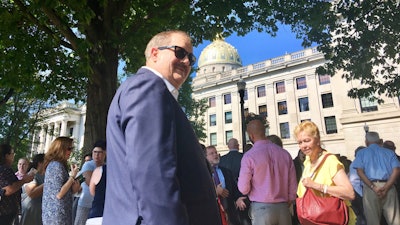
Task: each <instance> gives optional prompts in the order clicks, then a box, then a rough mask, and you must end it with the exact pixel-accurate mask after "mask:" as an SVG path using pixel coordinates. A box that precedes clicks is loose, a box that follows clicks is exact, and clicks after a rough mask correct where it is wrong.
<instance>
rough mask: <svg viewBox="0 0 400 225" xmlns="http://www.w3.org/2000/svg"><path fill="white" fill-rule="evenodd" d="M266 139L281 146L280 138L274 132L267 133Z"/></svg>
mask: <svg viewBox="0 0 400 225" xmlns="http://www.w3.org/2000/svg"><path fill="white" fill-rule="evenodd" d="M267 139H268V140H270V141H271V142H272V143H274V144H276V145H278V146H280V147H281V148H283V143H282V139H281V138H280V137H278V135H275V134H271V135H268V136H267Z"/></svg>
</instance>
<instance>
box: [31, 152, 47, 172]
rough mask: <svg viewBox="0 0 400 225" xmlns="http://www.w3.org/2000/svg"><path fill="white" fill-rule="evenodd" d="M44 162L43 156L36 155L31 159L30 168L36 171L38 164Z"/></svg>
mask: <svg viewBox="0 0 400 225" xmlns="http://www.w3.org/2000/svg"><path fill="white" fill-rule="evenodd" d="M42 162H44V154H43V153H41V154H37V155H35V156H33V158H32V168H35V169H37V167H38V164H39V163H42Z"/></svg>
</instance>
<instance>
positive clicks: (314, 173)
mask: <svg viewBox="0 0 400 225" xmlns="http://www.w3.org/2000/svg"><path fill="white" fill-rule="evenodd" d="M330 155H332V154H331V153H327V154H325V156H324V158H323V159H322V161H321V162H320V163H319V164H318V166H317V167H316V168H315V169H314V172H312V174H311V176H310V178H311V179H312V178H313V176H314V175H316V174H317V173H318V170H319V168H321V166H322V165H323V164H324V162H325V160H326V158H328V156H330Z"/></svg>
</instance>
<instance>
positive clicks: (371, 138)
mask: <svg viewBox="0 0 400 225" xmlns="http://www.w3.org/2000/svg"><path fill="white" fill-rule="evenodd" d="M365 140H366V141H367V142H368V143H376V144H378V143H379V142H380V141H381V139H380V138H379V134H378V132H374V131H371V132H367V133H366V134H365Z"/></svg>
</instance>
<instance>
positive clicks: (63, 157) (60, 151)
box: [43, 137, 74, 170]
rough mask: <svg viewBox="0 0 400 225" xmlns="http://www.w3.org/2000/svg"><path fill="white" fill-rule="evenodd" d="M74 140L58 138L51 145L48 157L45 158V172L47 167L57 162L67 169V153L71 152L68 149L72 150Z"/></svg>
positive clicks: (47, 153)
mask: <svg viewBox="0 0 400 225" xmlns="http://www.w3.org/2000/svg"><path fill="white" fill-rule="evenodd" d="M73 141H74V140H73V139H72V138H69V137H58V138H56V139H55V140H54V141H53V142H52V143H51V145H50V147H49V150H48V151H47V152H46V155H45V156H44V166H43V168H44V170H46V168H47V165H49V163H50V162H51V161H57V162H60V163H62V164H64V166H65V167H66V168H67V161H68V158H67V151H69V149H68V148H70V147H71V146H72V144H73Z"/></svg>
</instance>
